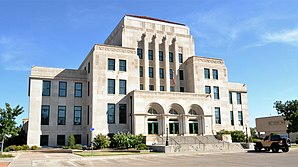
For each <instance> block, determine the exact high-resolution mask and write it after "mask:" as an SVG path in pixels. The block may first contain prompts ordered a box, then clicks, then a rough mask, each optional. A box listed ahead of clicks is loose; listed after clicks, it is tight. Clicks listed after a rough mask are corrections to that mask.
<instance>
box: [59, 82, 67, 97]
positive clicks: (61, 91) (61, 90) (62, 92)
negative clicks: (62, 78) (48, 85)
mask: <svg viewBox="0 0 298 167" xmlns="http://www.w3.org/2000/svg"><path fill="white" fill-rule="evenodd" d="M66 93H67V82H59V93H58V94H59V96H60V97H66Z"/></svg>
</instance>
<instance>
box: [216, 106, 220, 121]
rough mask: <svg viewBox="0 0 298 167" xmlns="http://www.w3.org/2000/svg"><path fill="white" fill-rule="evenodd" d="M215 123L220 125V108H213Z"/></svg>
mask: <svg viewBox="0 0 298 167" xmlns="http://www.w3.org/2000/svg"><path fill="white" fill-rule="evenodd" d="M215 123H216V124H221V117H220V108H219V107H215Z"/></svg>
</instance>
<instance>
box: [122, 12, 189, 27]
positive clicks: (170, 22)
mask: <svg viewBox="0 0 298 167" xmlns="http://www.w3.org/2000/svg"><path fill="white" fill-rule="evenodd" d="M125 16H130V17H135V18H140V19H147V20H153V21H160V22H164V23H169V24H177V25H181V26H186V25H185V24H183V23H177V22H173V21H168V20H162V19H157V18H153V17H149V16H138V15H132V14H125Z"/></svg>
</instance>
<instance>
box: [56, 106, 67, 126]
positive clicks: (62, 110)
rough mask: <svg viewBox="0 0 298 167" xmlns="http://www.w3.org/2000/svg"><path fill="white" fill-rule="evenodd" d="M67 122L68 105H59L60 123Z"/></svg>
mask: <svg viewBox="0 0 298 167" xmlns="http://www.w3.org/2000/svg"><path fill="white" fill-rule="evenodd" d="M65 123H66V106H58V125H65Z"/></svg>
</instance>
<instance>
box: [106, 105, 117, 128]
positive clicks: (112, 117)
mask: <svg viewBox="0 0 298 167" xmlns="http://www.w3.org/2000/svg"><path fill="white" fill-rule="evenodd" d="M107 115H108V118H107V120H108V123H109V124H114V123H115V104H112V103H108V112H107Z"/></svg>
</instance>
